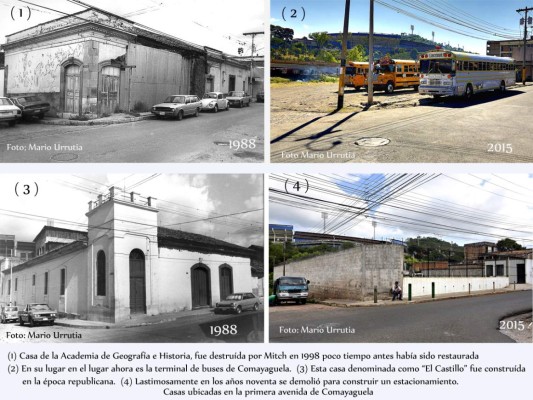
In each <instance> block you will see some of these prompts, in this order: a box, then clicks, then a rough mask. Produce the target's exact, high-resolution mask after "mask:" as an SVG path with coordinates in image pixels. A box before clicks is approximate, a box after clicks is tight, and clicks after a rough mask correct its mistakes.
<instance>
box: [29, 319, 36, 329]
mask: <svg viewBox="0 0 533 400" xmlns="http://www.w3.org/2000/svg"><path fill="white" fill-rule="evenodd" d="M28 319H29V321H30V326H31V327H32V328H33V327H34V326H35V321H34V320H33V318H31V317H30V318H28Z"/></svg>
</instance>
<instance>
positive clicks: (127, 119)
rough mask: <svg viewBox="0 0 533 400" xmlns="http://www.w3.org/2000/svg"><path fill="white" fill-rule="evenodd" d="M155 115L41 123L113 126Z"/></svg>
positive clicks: (41, 121)
mask: <svg viewBox="0 0 533 400" xmlns="http://www.w3.org/2000/svg"><path fill="white" fill-rule="evenodd" d="M152 118H154V115H153V114H152V113H151V112H141V113H134V114H132V115H130V114H125V113H119V114H112V115H110V116H109V117H103V118H93V119H89V120H87V121H79V120H76V119H66V118H51V117H45V118H44V119H41V120H39V123H41V124H45V125H87V126H91V125H112V124H125V123H128V122H136V121H143V120H145V119H152Z"/></svg>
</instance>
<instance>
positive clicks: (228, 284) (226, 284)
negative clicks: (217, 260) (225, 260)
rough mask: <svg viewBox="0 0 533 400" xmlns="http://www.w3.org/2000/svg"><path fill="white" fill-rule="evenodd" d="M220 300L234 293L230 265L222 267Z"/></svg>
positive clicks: (220, 273)
mask: <svg viewBox="0 0 533 400" xmlns="http://www.w3.org/2000/svg"><path fill="white" fill-rule="evenodd" d="M219 275H220V277H219V280H220V300H224V299H225V298H226V297H228V296H229V295H230V294H232V293H233V274H232V271H231V267H230V266H229V265H221V266H220V269H219Z"/></svg>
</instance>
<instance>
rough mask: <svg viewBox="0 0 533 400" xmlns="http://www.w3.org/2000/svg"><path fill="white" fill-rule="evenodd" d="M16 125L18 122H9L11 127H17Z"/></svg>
mask: <svg viewBox="0 0 533 400" xmlns="http://www.w3.org/2000/svg"><path fill="white" fill-rule="evenodd" d="M16 123H17V121H8V124H9V126H15V124H16Z"/></svg>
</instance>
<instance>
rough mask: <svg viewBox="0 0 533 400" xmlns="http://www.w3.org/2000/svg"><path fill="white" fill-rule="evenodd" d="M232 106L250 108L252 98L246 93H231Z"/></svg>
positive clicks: (229, 97) (229, 95) (230, 101)
mask: <svg viewBox="0 0 533 400" xmlns="http://www.w3.org/2000/svg"><path fill="white" fill-rule="evenodd" d="M227 99H228V101H229V105H230V106H234V107H240V108H242V107H244V106H246V107H250V102H251V101H252V98H251V97H250V96H249V95H248V93H246V92H238V91H235V92H229V93H228V97H227Z"/></svg>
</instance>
